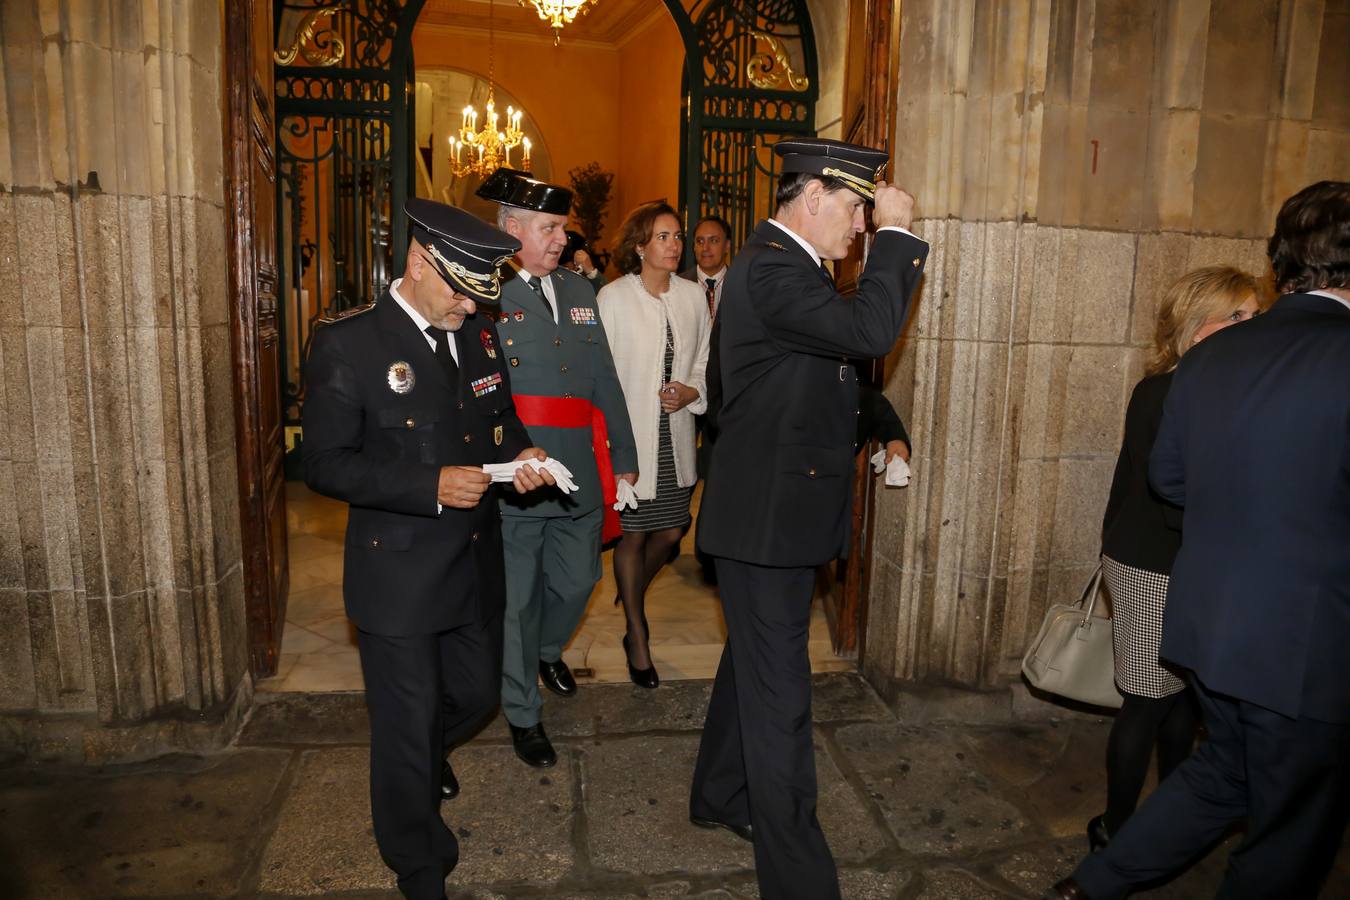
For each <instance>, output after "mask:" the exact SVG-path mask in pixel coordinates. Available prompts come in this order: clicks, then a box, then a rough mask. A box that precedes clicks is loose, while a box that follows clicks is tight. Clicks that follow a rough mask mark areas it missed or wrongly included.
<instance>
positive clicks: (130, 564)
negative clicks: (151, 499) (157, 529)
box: [92, 444, 148, 597]
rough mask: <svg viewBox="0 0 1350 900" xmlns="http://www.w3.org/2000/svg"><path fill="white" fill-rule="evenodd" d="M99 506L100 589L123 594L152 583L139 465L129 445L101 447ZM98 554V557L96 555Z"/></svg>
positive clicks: (97, 473) (110, 593) (98, 469)
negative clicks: (101, 560) (143, 519)
mask: <svg viewBox="0 0 1350 900" xmlns="http://www.w3.org/2000/svg"><path fill="white" fill-rule="evenodd" d="M98 456H99V464H98V466H97V468H96V469H95V470H94V475H95V477H97V479H98V492H97V495H96V496H97V499H98V506H97V508H96V509H94V510H92V513H93V515H94V516H95V517H96V518H95V521H97V522H98V525H99V528H100V535H99V538H98V540H97V543H95V544H94V546H95V547H98V548H99V549H100V550H101V553H102V555H103V564H102V566H101V567H100V573H101V574H100V575H99V581H100V582H102V584H101V585H100V588H99V590H98V591H97V593H106V594H108V595H111V596H113V597H123V596H127V595H129V594H132V593H134V592H138V591H143V590H145V589H146V587H148V582H147V579H146V560H145V551H144V546H145V538H144V536H143V523H142V505H143V503H144V502H145V501H144V500H143V498H142V497H141V493H140V484H139V479H138V478H137V473H136V466H135V464H134V463H133V462H132V457H131V455H130V454H129V453H128V452H127V450H126V449H122V450H113V449H112V448H104V447H103V446H102V445H101V444H100V446H99V448H98ZM96 558H97V557H96Z"/></svg>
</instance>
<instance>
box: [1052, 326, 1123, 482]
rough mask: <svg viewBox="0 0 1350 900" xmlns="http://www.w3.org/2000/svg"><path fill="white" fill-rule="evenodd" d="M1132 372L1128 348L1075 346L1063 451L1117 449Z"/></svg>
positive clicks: (1078, 452) (1094, 452)
mask: <svg viewBox="0 0 1350 900" xmlns="http://www.w3.org/2000/svg"><path fill="white" fill-rule="evenodd" d="M1129 374H1130V371H1129V350H1128V348H1121V347H1085V346H1077V347H1074V348H1073V352H1072V355H1071V356H1070V358H1069V377H1068V392H1067V394H1066V395H1065V398H1064V415H1065V419H1066V425H1067V426H1068V427H1066V428H1065V429H1064V430H1063V432H1062V434H1061V437H1060V445H1059V452H1060V453H1062V454H1065V455H1084V454H1090V455H1102V454H1107V455H1109V454H1113V453H1114V452H1115V451H1116V449H1117V448H1118V447H1119V446H1120V434H1121V423H1122V422H1124V421H1125V404H1126V400H1127V399H1128V391H1129V387H1130V386H1129V385H1128V384H1127V383H1126V382H1127V379H1128V378H1129Z"/></svg>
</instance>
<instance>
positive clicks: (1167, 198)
mask: <svg viewBox="0 0 1350 900" xmlns="http://www.w3.org/2000/svg"><path fill="white" fill-rule="evenodd" d="M1150 130H1151V134H1150V145H1149V148H1148V153H1149V167H1148V172H1147V174H1146V178H1147V205H1146V207H1145V208H1144V210H1143V219H1142V222H1141V224H1142V225H1143V226H1144V227H1145V228H1147V229H1169V230H1176V231H1185V230H1187V229H1189V228H1190V226H1191V219H1192V217H1193V215H1194V212H1195V167H1196V163H1197V161H1198V157H1199V153H1200V113H1199V112H1197V111H1195V110H1191V109H1179V110H1171V109H1169V110H1164V111H1163V112H1161V113H1158V112H1155V113H1154V114H1153V116H1152V119H1151V124H1150Z"/></svg>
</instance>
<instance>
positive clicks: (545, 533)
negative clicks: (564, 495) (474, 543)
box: [502, 506, 604, 728]
mask: <svg viewBox="0 0 1350 900" xmlns="http://www.w3.org/2000/svg"><path fill="white" fill-rule="evenodd" d="M603 524H604V510H603V508H601V507H598V506H597V507H596V508H595V509H593V510H591V511H590V512H588V513H586V514H584V515H581V516H577V517H575V518H573V517H571V516H554V517H551V518H545V517H542V516H541V517H530V516H513V515H509V514H507V515H503V516H502V544H503V548H504V552H505V557H506V625H505V632H506V634H505V650H504V656H503V661H502V712H503V713H505V715H506V719H507V721H508V722H510V723H511V724H512V725H515V726H517V727H518V728H528V727H529V726H531V725H537V724H539V716H540V711H541V710H542V709H543V706H544V698H543V696H542V695H541V694H540V693H539V662H540V660H543V661H544V662H557V661H558V660H559V659H561V658H562V651H563V647H565V646H567V642H568V641H570V640H571V639H572V633H573V632H574V631H576V630H577V625H578V624H579V623H580V622H581V617H582V616H583V615H584V614H585V613H586V603H587V601H588V600H590V597H591V591H593V590H594V589H595V585H596V583H597V582H598V581H599V580H600V529H601V526H602V525H603Z"/></svg>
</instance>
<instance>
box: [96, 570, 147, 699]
mask: <svg viewBox="0 0 1350 900" xmlns="http://www.w3.org/2000/svg"><path fill="white" fill-rule="evenodd" d="M102 612H103V614H104V615H106V616H107V620H106V621H107V627H108V628H109V630H110V631H111V632H112V639H111V649H112V653H113V656H112V665H113V666H114V668H115V670H116V673H117V680H116V684H115V685H114V686H113V690H114V692H115V693H114V694H113V698H114V702H113V704H112V709H111V712H112V720H113V721H117V720H133V721H134V720H136V719H140V718H143V717H144V716H145V715H146V713H148V712H150V711H151V710H154V709H155V700H156V690H155V650H154V630H153V629H154V620H153V616H152V615H151V611H150V597H149V592H147V591H144V590H140V591H135V592H133V593H130V594H120V595H114V596H111V597H107V598H105V602H104V609H103V610H102ZM105 721H106V719H105Z"/></svg>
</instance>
